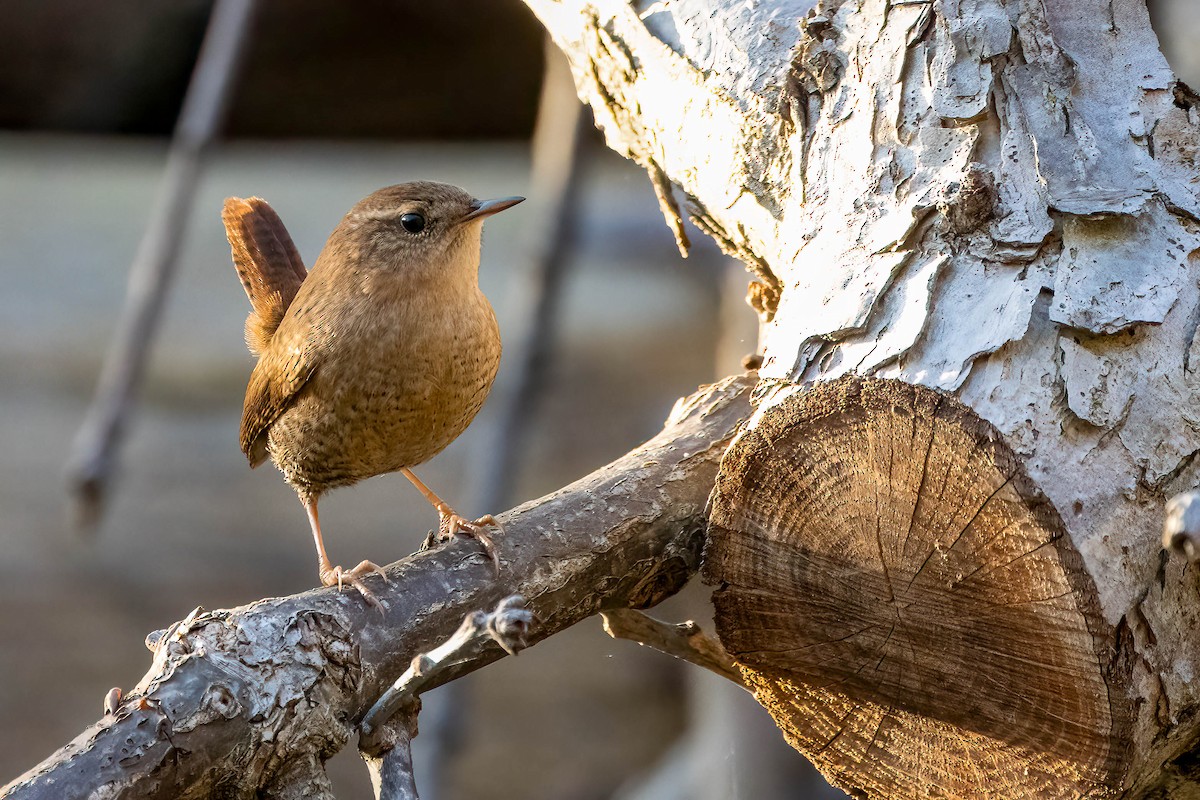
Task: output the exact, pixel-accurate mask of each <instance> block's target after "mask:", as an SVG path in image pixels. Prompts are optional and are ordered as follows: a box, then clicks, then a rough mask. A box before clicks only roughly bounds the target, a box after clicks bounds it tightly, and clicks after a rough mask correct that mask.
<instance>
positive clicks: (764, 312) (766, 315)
mask: <svg viewBox="0 0 1200 800" xmlns="http://www.w3.org/2000/svg"><path fill="white" fill-rule="evenodd" d="M746 304H747V305H749V306H750V307H751V308H752V309H754V313H755V314H758V318H759V319H761V320H762V321H763V322H770V321H771V320H773V319H775V312H776V311H777V310H778V309H779V289H777V288H776V287H774V286H768V285H767V284H765V283H762V282H761V281H750V284H749V285H748V286H747V287H746Z"/></svg>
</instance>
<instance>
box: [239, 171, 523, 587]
mask: <svg viewBox="0 0 1200 800" xmlns="http://www.w3.org/2000/svg"><path fill="white" fill-rule="evenodd" d="M520 200H521V198H505V199H503V200H494V201H487V202H481V201H478V200H475V199H473V198H472V197H471V196H470V195H468V194H467V193H466V192H464V191H463V190H461V189H458V188H456V187H453V186H449V185H446V184H440V183H430V182H417V183H406V184H401V185H399V186H391V187H388V188H385V189H380V190H379V191H377V192H375V193H374V194H372V195H370V196H368V197H367V198H365V199H364V200H362V201H360V202H359V203H358V204H357V205H355V206H354V208H352V209H351V210H350V212H349V213H348V214H346V216H345V218H344V219H343V220H342V222H341V224H339V225H338V226H337V228H336V229H335V230H334V231H333V233H332V234H331V235H330V237H329V240H328V241H327V242H326V244H325V248H324V249H323V250H322V251H321V254H320V256H318V258H317V261H316V263H315V264H314V265H313V269H312V271H311V272H309V273H305V271H304V265H303V263H302V261H301V260H300V256H299V254H298V253H297V251H296V248H295V246H294V245H293V244H292V241H291V238H290V237H289V236H288V233H287V230H286V229H285V228H284V226H283V223H282V222H281V221H280V219H279V217H278V216H277V215H276V214H275V212H274V211H273V210H272V209H271V207H270V206H268V205H267V204H266V202H265V201H263V200H260V199H258V198H251V199H249V200H240V199H238V198H230V199H228V200H226V201H225V209H224V214H223V218H224V221H225V226H226V232H227V233H228V235H229V242H230V246H231V249H232V251H233V260H234V266H235V267H236V269H237V272H238V275H239V276H240V277H241V280H242V286H243V287H244V288H245V289H246V294H247V296H249V298H250V304H251V306H252V308H253V311H252V312H251V313H250V316H249V317H248V318H247V320H246V343H247V345H248V346H249V348H250V351H251V352H252V353H254V354H256V355H258V356H259V361H258V364H257V365H256V366H255V368H254V371H253V373H252V374H251V376H250V382H249V385H248V386H247V389H246V400H245V406H244V408H243V412H242V425H241V446H242V451H243V452H244V453H245V454H246V456H247V458H248V459H249V460H250V464H251V466H258V465H259V464H261V463H262V462H263V461H265V460H266V459H267V458H268V457H270V458H271V460H272V461H274V462H275V464H276V466H277V467H279V469H280V471H282V472H283V474H284V477H285V479H286V480H287V482H288V483H289V484H291V485H292V486H293V487H294V488H295V489H296V491H297V493H298V494H299V495H300V499H301V501H302V502H303V503H304V506H305V508H306V510H307V511H308V514H309V520H310V523H311V525H312V529H313V537H314V540H315V542H316V546H317V555H318V562H319V571H320V575H321V580H322V582H323V583H325V584H326V585H333V584H335V583H336V584H338V585H341V583H342V582H343V581H347V582H350V583H352V584H353V585H354V586H356V587H357V588H358V589H359V591H361V592H362V593H363V595H364V596H365V597H366V598H367V599H368V600H369V601H372V602H375V598H374V596H373V594H372V593H371V592H370V591H369V590H368V589H367V588H366V587H365V586H364V585H363V583H362V581H361V580H360V579H361V577H362V576H363V575H365V574H367V573H369V572H372V571H375V572H380V570H379V568H378V567H377V566H375V565H374V564H372V563H371V562H369V561H364V562H362V563H361V564H359V565H358V566H357V567H355V568H354V569H352V570H342V569H341V568H340V567H334V566H332V564H331V563H330V562H329V559H328V557H327V556H326V554H325V549H324V544H323V541H322V538H321V529H320V524H319V522H318V519H317V500H318V498H319V497H320V496H321V494H322V493H324V492H325V491H327V490H329V489H332V488H335V487H338V486H347V485H350V484H352V483H356V482H357V481H359V480H362V479H364V478H369V477H372V476H374V475H380V474H383V473H386V472H395V471H401V472H403V473H404V474H405V475H406V477H408V478H409V480H411V481H412V482H413V484H414V485H415V486H416V487H417V488H418V489H419V490H420V491H421V492H422V494H423V495H425V497H426V498H427V499H428V500H429V501H430V502H431V503H433V505H434V506H435V508H437V510H438V513H439V515H440V517H441V520H442V524H441V529H442V530H443V532H445V533H447V534H450V533H454V532H457V531H463V532H467V533H469V534H471V535H474V536H476V537H477V538H479V539H480V540H481V541H482V542H483V543H484V545H485V546H486V547H488V549H489V552H490V554H491V555H492V557H493V560H495V559H496V556H495V551H494V548H493V547H492V545H491V542H490V539H489V538H488V537H487V535H486V534H485V533H484V532H483V530H482V526H483V525H484V524H489V523H492V522H494V520H491V519H490V517H485V518H484V519H483V520H479V521H477V522H475V523H472V522H468V521H466V520H464V519H463V518H462V517H460V516H459V515H457V514H455V513H454V511H453V510H452V509H451V508H450V507H449V506H448V505H447V504H446V503H445V502H443V501H442V500H441V499H440V498H438V497H437V495H435V494H433V492H432V491H430V490H429V489H428V488H427V487H425V485H424V484H422V483H421V482H420V481H419V480H418V479H417V478H416V476H415V475H413V474H412V472H411V470H410V469H409V468H410V467H412V466H415V465H417V464H421V463H424V462H425V461H427V460H429V459H430V458H432V457H433V456H435V455H436V454H437V453H439V452H441V451H442V450H443V449H444V448H445V447H446V446H447V445H448V444H450V442H452V441H454V439H455V438H457V437H458V435H459V434H460V433H462V431H463V430H464V429H465V428H466V427H467V425H468V424H470V422H471V420H472V419H473V418H474V417H475V414H476V413H477V412H478V411H479V408H480V407H481V406H482V405H483V401H484V400H485V399H486V398H487V395H488V392H489V391H490V389H491V385H492V381H493V379H494V378H495V375H496V370H497V368H498V367H499V363H500V335H499V330H498V328H497V325H496V318H495V315H494V314H493V313H492V307H491V305H490V304H489V303H488V301H487V298H486V297H484V295H483V293H482V292H481V291H480V289H479V281H478V269H479V248H480V234H481V228H482V221H483V219H484V218H485V217H487V216H489V215H490V214H493V213H496V212H498V211H501V210H503V209H505V208H508V207H510V206H512V205H515V204H516V203H518V202H520ZM496 563H497V565H498V561H497V562H496ZM381 574H382V573H381Z"/></svg>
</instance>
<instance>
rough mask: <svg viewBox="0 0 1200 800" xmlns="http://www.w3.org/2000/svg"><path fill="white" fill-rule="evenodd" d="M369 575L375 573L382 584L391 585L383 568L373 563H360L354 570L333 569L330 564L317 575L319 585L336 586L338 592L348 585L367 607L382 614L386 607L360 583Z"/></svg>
mask: <svg viewBox="0 0 1200 800" xmlns="http://www.w3.org/2000/svg"><path fill="white" fill-rule="evenodd" d="M371 573H375V574H377V575H379V576H380V577H382V578H383V582H384V583H391V581H389V580H388V576H387V574H386V573H385V572H384V571H383V568H382V567H380V566H379V565H378V564H376V563H375V562H373V561H361V562H359V565H358V566H357V567H355V568H354V569H342V568H341V567H335V566H332V565H330V564H326V565H325V566H323V567H321V570H320V573H319V574H320V576H321V583H322V584H323V585H325V586H336V587H338V590H339V591H340V590H341V589H342V588H343V587H344V585H345V584H347V583H348V584H350V585H351V586H353V587H354V588H355V589H358V593H359V594H361V595H362V596H363V600H366V601H367V605H369V606H374V607H375V608H376V609H378V610H379V612H380V613H383V612H384V611H386V610H387V607H386V606H384V604H383V601H382V600H380V599H379V598H378V597H377V596H376V595H375V593H374V592H372V591H371V590H370V589H368V588H367V586H366V584H365V583H363V582H362V578H363V576H364V575H370V574H371Z"/></svg>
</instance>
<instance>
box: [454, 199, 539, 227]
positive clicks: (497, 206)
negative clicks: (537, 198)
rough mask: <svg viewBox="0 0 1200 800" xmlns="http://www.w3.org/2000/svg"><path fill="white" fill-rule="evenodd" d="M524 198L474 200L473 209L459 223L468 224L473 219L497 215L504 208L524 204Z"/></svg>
mask: <svg viewBox="0 0 1200 800" xmlns="http://www.w3.org/2000/svg"><path fill="white" fill-rule="evenodd" d="M524 200H525V198H524V197H501V198H500V199H499V200H476V201H475V209H474V210H473V211H472V212H471V213H470V214H467V215H466V216H465V217H463V218H462V219H461V220H459V221H460V222H470V221H471V220H473V219H483V218H484V217H490V216H491V215H492V214H499V213H500V212H501V211H503V210H504V209H506V208H512V207H513V206H515V205H516V204H517V203H521V202H524Z"/></svg>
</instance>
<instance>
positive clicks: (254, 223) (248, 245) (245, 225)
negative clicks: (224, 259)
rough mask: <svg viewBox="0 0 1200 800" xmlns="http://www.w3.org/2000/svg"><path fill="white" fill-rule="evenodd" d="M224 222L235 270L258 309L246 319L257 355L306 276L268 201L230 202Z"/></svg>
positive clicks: (249, 341) (249, 343) (248, 339)
mask: <svg viewBox="0 0 1200 800" xmlns="http://www.w3.org/2000/svg"><path fill="white" fill-rule="evenodd" d="M221 219H222V221H223V222H224V223H225V233H226V235H227V236H228V237H229V247H230V249H231V250H232V251H233V266H234V268H235V269H236V270H237V273H238V277H239V278H241V280H242V288H244V289H245V290H246V296H247V297H249V298H250V305H251V307H253V309H254V310H253V311H251V312H250V316H248V317H247V318H246V346H247V347H249V348H250V352H251V353H253V354H254V355H259V354H261V353H263V352H265V351H266V349H267V345H268V344H270V342H271V338H272V337H273V336H274V335H275V331H276V330H277V329H278V328H279V323H280V322H281V321H282V320H283V315H284V313H285V312H286V311H287V309H288V306H289V305H290V304H291V302H292V298H293V297H295V296H296V292H297V291H299V289H300V285H301V284H302V283H304V279H305V277H306V276H307V275H308V272H307V271H306V270H305V269H304V262H303V261H302V260H301V258H300V253H299V251H297V250H296V245H295V244H293V243H292V237H291V236H289V235H288V232H287V228H285V227H284V226H283V221H282V220H281V219H279V215H278V214H276V213H275V209H273V208H271V207H270V206H269V205H267V201H266V200H263V199H261V198H258V197H251V198H249V199H246V200H243V199H242V198H240V197H230V198H227V199H226V200H225V207H224V209H223V210H222V212H221Z"/></svg>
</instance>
